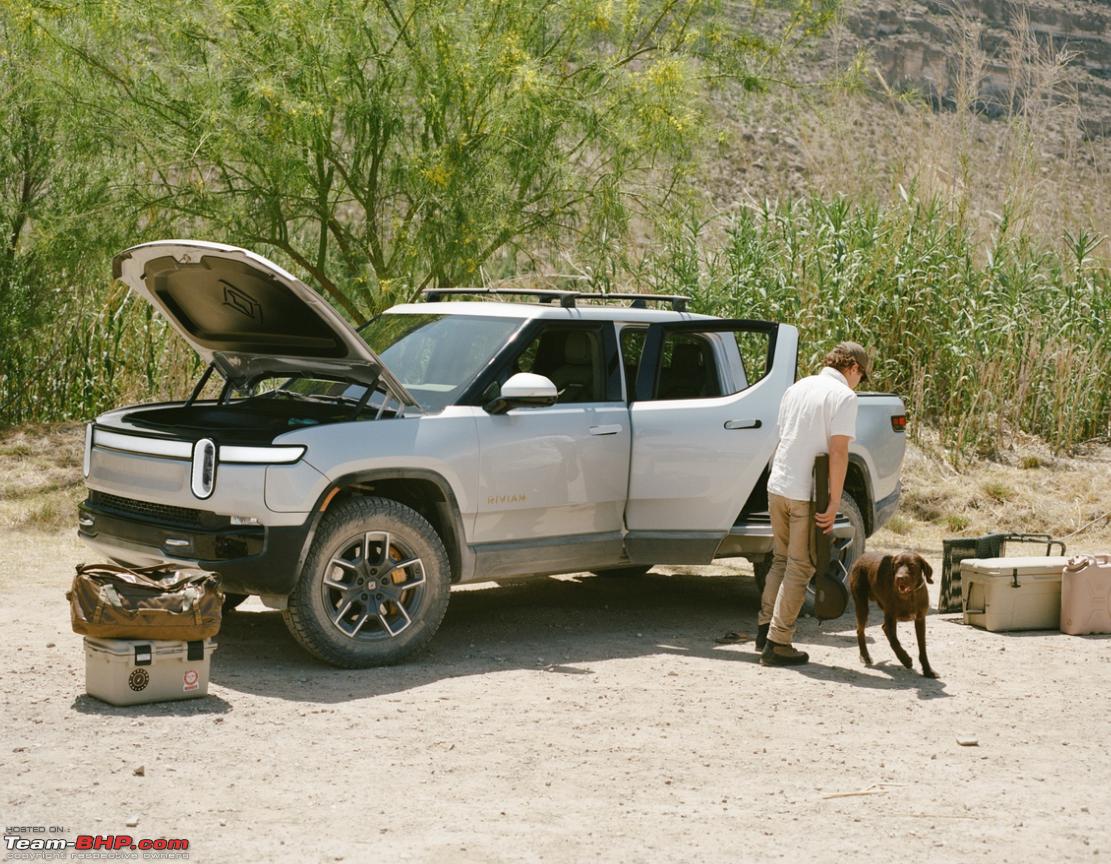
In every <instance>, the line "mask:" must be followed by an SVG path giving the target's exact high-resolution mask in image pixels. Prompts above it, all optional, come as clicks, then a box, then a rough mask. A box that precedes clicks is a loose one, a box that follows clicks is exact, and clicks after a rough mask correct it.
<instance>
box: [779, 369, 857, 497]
mask: <svg viewBox="0 0 1111 864" xmlns="http://www.w3.org/2000/svg"><path fill="white" fill-rule="evenodd" d="M833 435H847V436H848V437H849V439H850V440H852V439H853V438H855V437H856V393H854V392H853V388H852V387H850V386H849V382H848V381H846V380H845V376H844V375H842V374H841V373H840V372H838V371H837V370H836V369H833V368H831V367H829V366H827V367H826V368H824V369H823V370H822V371H821V372H819V373H818V374H817V375H811V376H810V377H809V378H803V379H802V380H801V381H796V382H795V383H794V384H792V385H791V386H790V387H788V388H787V392H786V393H784V394H783V402H781V403H780V405H779V446H778V447H777V448H776V451H775V458H774V459H773V460H772V470H771V475H770V476H769V477H768V492H770V493H772V494H773V495H781V496H783V497H784V498H793V499H794V500H796V501H809V500H810V499H811V497H812V495H813V493H814V460H815V459H816V458H818V456H819V454H821V453H828V452H829V439H830V437H832V436H833Z"/></svg>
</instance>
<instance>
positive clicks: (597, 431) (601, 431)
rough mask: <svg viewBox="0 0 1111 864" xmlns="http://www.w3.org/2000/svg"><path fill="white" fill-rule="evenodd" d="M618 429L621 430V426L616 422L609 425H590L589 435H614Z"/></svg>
mask: <svg viewBox="0 0 1111 864" xmlns="http://www.w3.org/2000/svg"><path fill="white" fill-rule="evenodd" d="M620 431H621V426H620V425H619V424H617V423H613V424H611V425H609V426H591V427H590V434H591V435H616V434H617V433H618V432H620Z"/></svg>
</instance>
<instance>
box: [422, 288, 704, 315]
mask: <svg viewBox="0 0 1111 864" xmlns="http://www.w3.org/2000/svg"><path fill="white" fill-rule="evenodd" d="M421 293H422V294H423V295H424V299H425V300H426V301H428V302H429V303H439V302H440V301H441V300H443V299H444V298H445V297H458V296H460V295H472V296H474V295H481V296H488V295H494V296H499V297H506V296H517V297H537V298H539V299H540V302H541V303H551V302H553V301H555V300H558V301H559V305H560V306H562V307H564V308H565V309H571V308H574V306H575V302H576V301H577V300H584V301H587V302H591V301H593V302H597V301H605V300H631V301H632V303H631V304H630V306H631V307H632V308H633V309H647V308H648V304H649V303H667V304H670V306H671V308H672V309H673V310H674V311H676V312H686V311H687V303H689V302H690V299H691V298H690V297H685V296H683V295H682V294H624V293H616V294H606V293H603V292H589V291H558V290H555V289H549V288H425V289H424V290H423V291H422V292H421Z"/></svg>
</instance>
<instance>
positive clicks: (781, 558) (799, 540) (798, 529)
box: [757, 493, 814, 645]
mask: <svg viewBox="0 0 1111 864" xmlns="http://www.w3.org/2000/svg"><path fill="white" fill-rule="evenodd" d="M768 512H769V513H770V514H771V517H772V569H771V570H770V571H769V573H768V579H767V582H765V583H764V594H763V597H761V600H760V616H759V618H758V619H757V623H758V624H768V623H770V624H771V627H770V628H769V630H768V638H769V639H770V640H771V641H772V642H778V643H779V644H781V645H790V644H791V642H792V641H793V640H794V638H795V621H796V620H798V617H799V610H801V609H802V604H803V601H804V600H805V599H806V586H807V585H809V584H810V578H811V577H812V576H813V575H814V564H813V561H812V560H811V558H810V537H811V534H812V532H813V521H814V511H813V508H812V506H811V504H810V502H809V501H795V500H793V499H791V498H783V497H781V496H779V495H772V494H770V493H769V495H768Z"/></svg>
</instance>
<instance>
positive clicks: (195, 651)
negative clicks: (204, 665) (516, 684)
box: [185, 639, 204, 660]
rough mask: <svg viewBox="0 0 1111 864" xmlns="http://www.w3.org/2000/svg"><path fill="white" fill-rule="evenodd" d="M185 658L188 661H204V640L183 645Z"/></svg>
mask: <svg viewBox="0 0 1111 864" xmlns="http://www.w3.org/2000/svg"><path fill="white" fill-rule="evenodd" d="M185 656H186V659H188V660H203V659H204V640H203V639H195V640H193V641H191V642H186V643H185Z"/></svg>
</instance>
